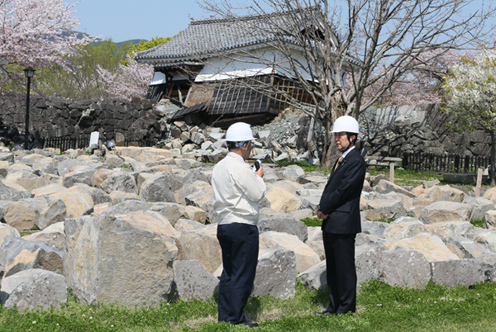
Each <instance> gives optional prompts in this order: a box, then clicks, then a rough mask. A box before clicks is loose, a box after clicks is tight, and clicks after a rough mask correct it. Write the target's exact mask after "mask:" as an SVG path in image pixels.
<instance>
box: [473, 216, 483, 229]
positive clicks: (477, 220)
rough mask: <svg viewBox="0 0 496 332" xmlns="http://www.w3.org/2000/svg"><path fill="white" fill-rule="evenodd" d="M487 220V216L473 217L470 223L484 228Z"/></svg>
mask: <svg viewBox="0 0 496 332" xmlns="http://www.w3.org/2000/svg"><path fill="white" fill-rule="evenodd" d="M485 221H486V218H482V219H472V220H470V223H471V224H472V225H474V226H475V227H480V228H484V222H485Z"/></svg>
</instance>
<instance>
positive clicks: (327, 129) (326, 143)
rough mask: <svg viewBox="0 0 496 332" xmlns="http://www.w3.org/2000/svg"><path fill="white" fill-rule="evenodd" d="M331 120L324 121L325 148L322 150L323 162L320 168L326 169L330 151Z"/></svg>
mask: <svg viewBox="0 0 496 332" xmlns="http://www.w3.org/2000/svg"><path fill="white" fill-rule="evenodd" d="M329 147H330V144H329V120H328V119H324V148H323V149H322V161H321V162H320V167H321V168H322V167H326V164H327V151H328V150H329Z"/></svg>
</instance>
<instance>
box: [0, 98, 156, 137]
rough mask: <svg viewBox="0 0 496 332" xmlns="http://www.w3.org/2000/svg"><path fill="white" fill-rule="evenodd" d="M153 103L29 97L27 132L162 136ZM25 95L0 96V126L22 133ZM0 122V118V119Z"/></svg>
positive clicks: (142, 100) (60, 135)
mask: <svg viewBox="0 0 496 332" xmlns="http://www.w3.org/2000/svg"><path fill="white" fill-rule="evenodd" d="M155 104H156V102H155V101H152V100H148V99H138V98H133V99H132V100H130V101H129V100H123V99H110V98H109V99H104V100H99V99H92V100H85V101H74V100H70V99H63V98H58V97H40V96H32V97H31V100H30V113H29V114H30V125H31V126H30V132H31V133H35V132H36V131H37V132H38V133H39V135H40V136H41V137H43V138H51V137H74V138H76V137H81V136H84V135H89V134H90V133H91V132H93V131H99V132H100V133H102V135H103V136H104V137H106V138H107V139H112V138H114V137H115V134H116V133H121V134H123V135H124V136H125V137H126V138H127V139H128V140H130V141H132V140H141V139H151V140H159V139H161V138H162V135H163V132H164V131H165V123H164V128H161V120H162V118H163V116H164V114H163V113H162V112H158V111H156V110H154V109H153V107H154V106H155ZM25 113H26V100H25V96H21V95H17V96H7V97H6V96H3V97H1V98H0V120H2V121H3V123H4V125H6V126H8V127H11V128H17V130H19V131H20V132H24V123H25ZM0 122H1V121H0Z"/></svg>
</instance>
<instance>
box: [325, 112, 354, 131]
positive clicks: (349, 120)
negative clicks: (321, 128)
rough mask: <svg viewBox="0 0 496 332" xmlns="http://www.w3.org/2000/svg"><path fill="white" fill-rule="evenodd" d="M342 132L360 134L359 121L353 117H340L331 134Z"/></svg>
mask: <svg viewBox="0 0 496 332" xmlns="http://www.w3.org/2000/svg"><path fill="white" fill-rule="evenodd" d="M341 132H346V133H354V134H358V133H359V130H358V121H357V120H355V118H354V117H352V116H348V115H345V116H340V117H339V118H337V119H336V121H335V122H334V125H333V126H332V131H331V133H341Z"/></svg>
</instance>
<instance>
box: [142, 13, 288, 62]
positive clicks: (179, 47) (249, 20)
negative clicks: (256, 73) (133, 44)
mask: <svg viewBox="0 0 496 332" xmlns="http://www.w3.org/2000/svg"><path fill="white" fill-rule="evenodd" d="M286 19H288V17H287V15H285V13H284V12H283V13H273V14H268V15H253V16H243V17H236V18H232V19H231V18H226V19H203V20H192V21H191V22H190V25H189V27H188V28H187V29H186V30H184V31H182V32H180V33H179V34H178V35H177V36H176V37H174V38H173V39H171V40H170V41H169V42H167V43H166V44H163V45H158V46H156V47H154V48H152V49H149V50H146V51H144V52H140V53H138V55H137V59H139V60H145V59H161V60H165V61H167V62H175V61H184V60H193V59H195V58H198V57H201V56H204V55H208V54H211V53H215V52H219V51H225V50H230V49H234V48H238V47H244V46H249V45H256V44H260V43H264V42H267V41H269V40H271V39H273V38H274V37H275V34H274V30H275V29H274V28H272V26H271V24H269V23H268V22H269V21H270V22H274V21H275V23H277V24H281V25H284V20H286ZM254 25H256V26H257V27H258V28H257V29H253V27H254Z"/></svg>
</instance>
